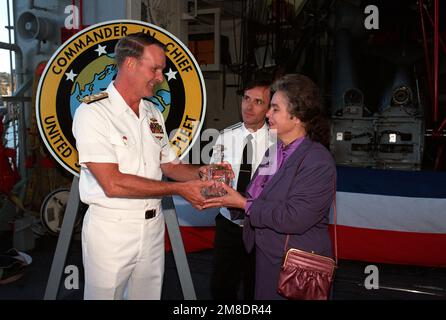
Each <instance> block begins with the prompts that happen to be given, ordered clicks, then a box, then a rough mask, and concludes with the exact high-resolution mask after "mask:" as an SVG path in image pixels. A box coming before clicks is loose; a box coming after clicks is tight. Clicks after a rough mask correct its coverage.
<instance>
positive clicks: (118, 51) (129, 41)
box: [115, 32, 165, 67]
mask: <svg viewBox="0 0 446 320" xmlns="http://www.w3.org/2000/svg"><path fill="white" fill-rule="evenodd" d="M152 44H155V45H157V46H159V47H160V48H162V49H163V50H165V46H164V45H163V44H162V43H161V42H159V41H158V40H156V39H155V38H153V37H152V36H150V35H148V34H147V33H144V32H138V33H132V34H129V35H127V36H125V37H123V38H121V39H120V40H119V41H118V43H117V44H116V46H115V60H116V64H117V65H118V67H120V66H121V65H122V63H123V62H124V60H125V58H127V57H133V58H137V59H138V58H141V56H142V55H143V53H144V47H147V46H150V45H152Z"/></svg>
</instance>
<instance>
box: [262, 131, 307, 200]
mask: <svg viewBox="0 0 446 320" xmlns="http://www.w3.org/2000/svg"><path fill="white" fill-rule="evenodd" d="M311 145H312V141H311V140H310V139H308V138H305V139H304V141H302V143H301V145H300V146H299V147H298V148H297V149H296V150H295V151H294V153H293V154H292V155H291V156H290V157H289V158H288V159H287V160H286V162H285V163H284V164H283V165H282V167H281V168H280V169H279V171H277V172H276V174H275V175H274V176H273V177H272V178H271V180H270V181H269V182H268V183H267V185H266V186H265V188H264V189H263V190H262V192H261V193H260V195H259V198H261V197H262V196H263V195H264V194H267V193H269V192H270V191H271V189H273V188H274V187H275V186H276V184H277V183H279V182H280V181H281V180H282V177H283V176H284V174H285V173H288V170H287V168H288V167H290V166H292V165H294V164H296V163H299V164H300V162H301V161H302V160H303V158H304V157H305V155H306V153H307V151H308V150H309V149H310V147H311ZM293 175H295V173H293Z"/></svg>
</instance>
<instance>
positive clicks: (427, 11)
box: [424, 6, 446, 54]
mask: <svg viewBox="0 0 446 320" xmlns="http://www.w3.org/2000/svg"><path fill="white" fill-rule="evenodd" d="M424 12H425V13H426V16H427V17H428V18H429V22H430V23H431V26H432V28H433V27H434V21H432V17H431V14H430V13H429V10H427V8H426V6H424ZM439 40H440V44H441V48H442V49H443V51H444V53H445V54H446V44H445V43H444V41H443V38H442V37H441V35H440V36H439Z"/></svg>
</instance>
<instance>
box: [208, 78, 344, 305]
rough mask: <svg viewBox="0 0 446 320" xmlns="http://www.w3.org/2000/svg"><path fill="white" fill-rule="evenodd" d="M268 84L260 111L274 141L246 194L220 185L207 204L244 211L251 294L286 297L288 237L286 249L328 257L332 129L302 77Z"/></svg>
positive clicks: (332, 180) (308, 82) (333, 170)
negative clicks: (268, 95) (281, 284)
mask: <svg viewBox="0 0 446 320" xmlns="http://www.w3.org/2000/svg"><path fill="white" fill-rule="evenodd" d="M272 89H273V91H274V92H275V93H274V96H273V98H272V100H271V106H270V109H269V111H268V113H267V115H266V116H267V118H268V120H269V125H270V129H271V130H273V131H276V132H277V137H278V143H277V145H276V146H275V147H274V146H273V147H272V149H270V150H269V153H268V152H267V154H266V155H265V159H264V161H263V164H261V165H260V166H259V168H258V169H257V171H256V172H255V174H254V176H253V178H252V180H251V183H250V185H249V186H248V189H247V197H246V198H245V197H243V196H241V195H240V194H239V193H238V192H237V191H235V190H233V189H232V188H230V187H228V186H226V185H222V187H223V188H225V190H226V191H227V194H226V195H225V196H223V197H220V198H213V199H208V200H206V204H205V208H208V207H215V206H226V207H236V208H244V209H245V214H246V217H245V222H244V227H243V229H244V230H243V240H244V243H245V247H246V249H247V251H248V252H250V251H251V250H252V249H253V248H254V245H255V246H256V284H255V287H256V288H255V299H284V298H283V297H281V296H280V295H279V294H278V293H277V282H278V278H279V272H280V267H281V263H282V257H283V255H284V252H285V250H284V249H285V248H284V246H285V239H286V236H287V234H289V235H290V240H289V242H288V247H293V248H298V249H301V250H305V251H309V252H314V253H317V254H320V255H324V256H328V257H332V243H331V240H330V237H329V233H328V222H329V212H330V207H331V204H332V202H333V195H334V186H335V179H336V166H335V163H334V161H333V158H332V156H331V154H330V152H329V151H328V150H327V148H326V147H325V146H327V145H328V143H329V135H330V127H329V123H328V120H327V119H326V118H325V117H324V116H323V111H322V98H321V95H320V93H319V89H318V87H317V86H316V85H315V84H314V83H313V82H312V81H311V80H310V79H309V78H308V77H306V76H303V75H300V74H289V75H285V76H283V77H281V78H279V79H278V80H276V82H275V83H274V84H273V86H272ZM268 159H272V161H271V160H268Z"/></svg>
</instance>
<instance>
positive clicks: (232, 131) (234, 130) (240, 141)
mask: <svg viewBox="0 0 446 320" xmlns="http://www.w3.org/2000/svg"><path fill="white" fill-rule="evenodd" d="M249 134H251V135H252V138H253V139H252V140H251V142H252V148H253V159H252V171H251V177H252V176H253V175H254V172H255V171H256V169H257V167H258V166H259V164H260V162H261V161H262V159H263V156H264V155H265V152H266V150H268V148H269V147H270V146H271V145H273V144H274V141H273V136H272V135H270V134H269V130H268V125H267V124H266V123H265V124H264V125H263V127H261V128H260V129H258V130H257V131H256V132H250V131H249V130H248V129H247V128H246V127H245V125H244V123H242V122H239V123H237V124H235V125H232V126H230V127H228V128H226V129H224V130H223V132H222V133H221V134H220V135H219V136H218V138H217V140H216V142H215V144H216V145H217V144H223V145H224V153H223V161H227V162H229V163H230V164H231V166H232V170H233V171H234V174H235V177H234V180H233V181H232V187H233V188H234V189H236V188H237V182H238V176H239V171H240V164H241V161H242V156H243V147H244V140H245V138H246V137H247V136H248V135H249ZM211 161H212V162H215V159H214V158H213V159H212V160H211ZM220 213H221V214H222V215H223V216H224V217H225V218H226V219H228V220H230V221H232V222H234V223H237V224H240V225H241V224H242V223H243V220H231V215H230V213H229V210H228V209H227V208H225V207H223V208H221V209H220Z"/></svg>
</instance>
